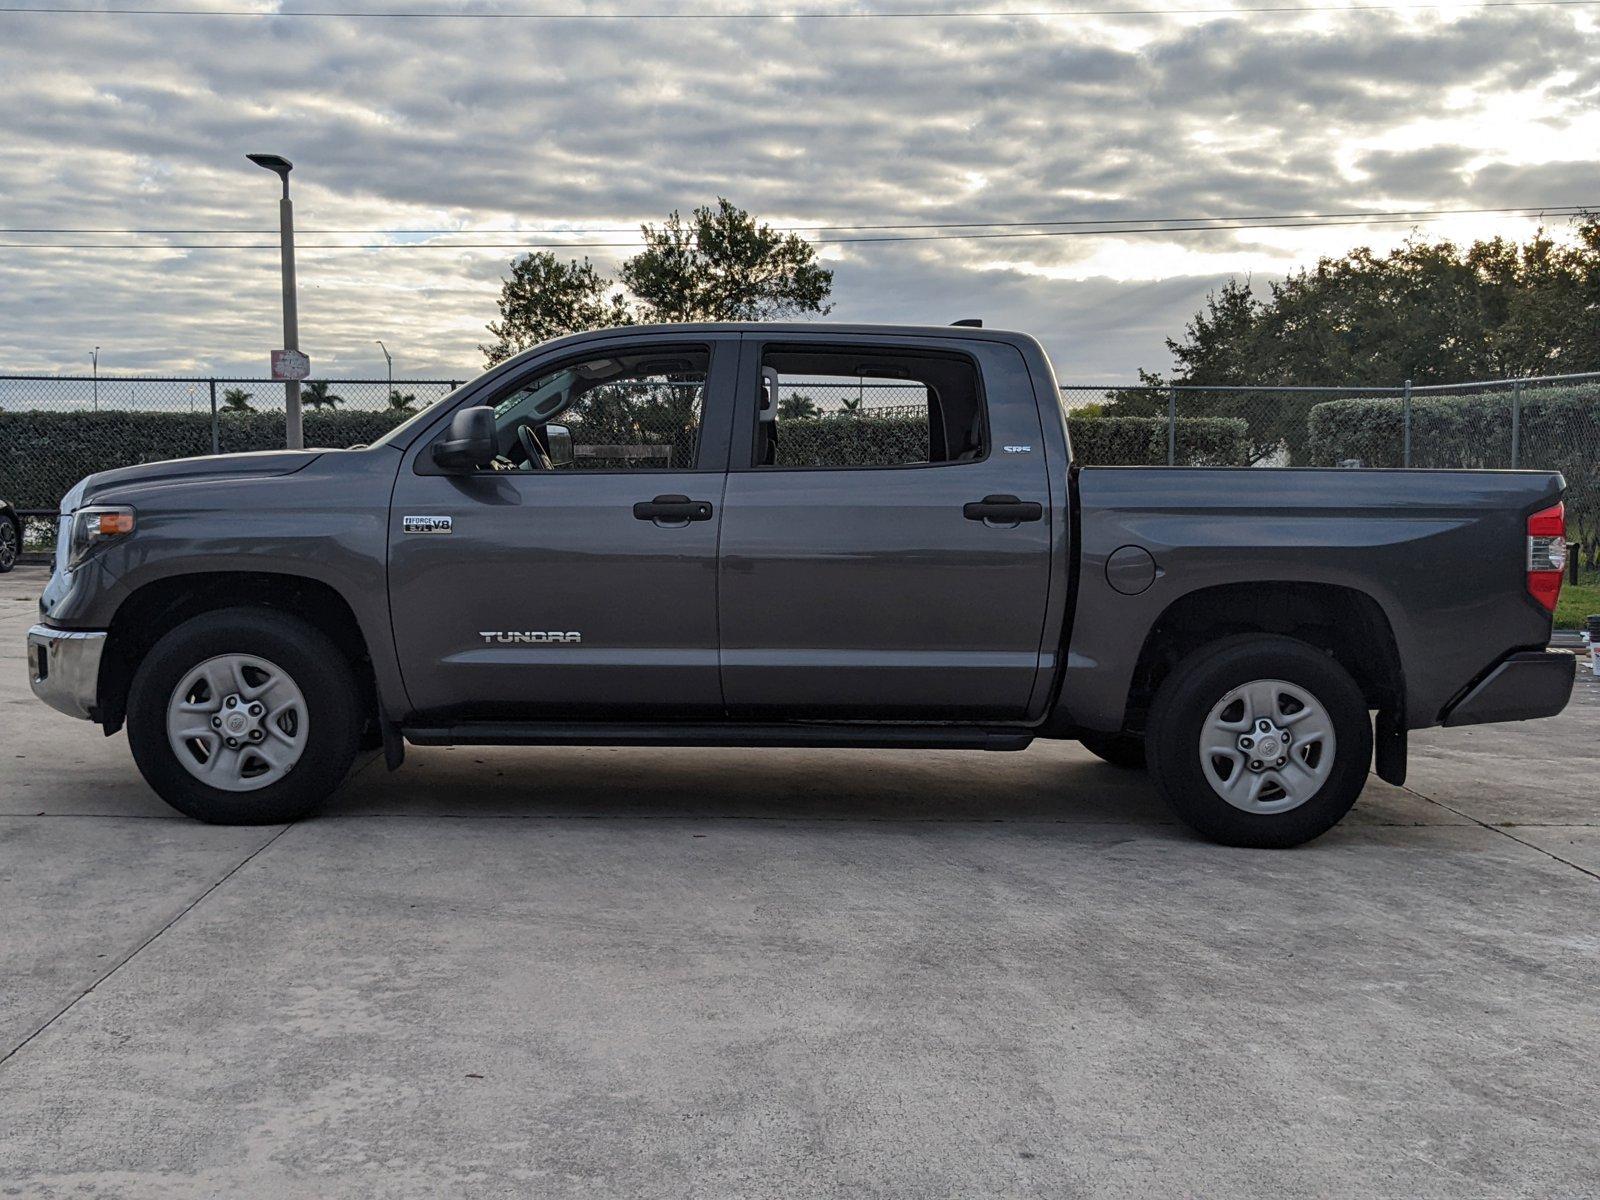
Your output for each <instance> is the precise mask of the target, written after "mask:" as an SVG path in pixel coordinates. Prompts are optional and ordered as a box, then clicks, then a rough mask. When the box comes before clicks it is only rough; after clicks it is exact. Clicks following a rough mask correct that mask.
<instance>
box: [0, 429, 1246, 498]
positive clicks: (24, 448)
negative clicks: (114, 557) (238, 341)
mask: <svg viewBox="0 0 1600 1200" xmlns="http://www.w3.org/2000/svg"><path fill="white" fill-rule="evenodd" d="M405 415H406V414H404V413H395V412H362V411H353V412H309V413H307V414H306V418H305V436H306V444H307V445H311V446H353V445H356V444H358V443H362V442H370V441H373V440H375V439H377V438H379V437H381V436H383V434H385V433H387V432H388V431H389V430H390V429H391V428H393V426H394V425H395V424H397V423H398V422H399V421H400V420H402V419H404V417H405ZM1069 425H1070V428H1071V433H1072V443H1073V452H1074V454H1075V455H1076V457H1077V458H1078V460H1079V461H1080V462H1084V463H1091V464H1101V465H1156V464H1160V463H1164V462H1166V460H1167V432H1166V428H1167V427H1166V420H1165V418H1163V417H1077V418H1071V419H1070V420H1069ZM579 432H580V431H579V430H578V429H577V428H576V427H575V428H574V433H575V434H577V433H579ZM219 433H220V445H221V449H222V452H223V453H224V454H232V453H238V452H241V451H248V450H272V449H277V448H279V447H281V446H282V445H283V417H282V415H281V414H274V413H223V414H222V416H221V419H220V429H219ZM578 440H582V438H581V437H580V438H579V439H578ZM778 445H779V462H780V463H782V464H783V465H786V466H824V465H825V466H875V465H883V464H887V463H905V462H923V461H926V460H927V456H928V423H927V419H926V418H925V417H922V416H920V415H918V416H892V417H873V416H855V415H852V414H839V415H833V416H825V417H815V418H800V419H790V420H785V421H783V422H781V424H780V427H779V442H778ZM210 453H211V417H210V414H209V413H163V412H139V411H128V410H108V411H101V412H98V413H86V412H0V496H3V497H5V498H6V499H9V500H11V501H12V503H14V504H15V505H17V507H19V508H54V507H55V506H56V505H57V504H58V503H60V500H61V497H62V496H63V495H65V494H66V492H67V490H68V489H69V488H71V487H72V485H73V484H75V483H77V482H78V480H80V479H82V478H83V477H84V476H85V475H89V474H93V473H94V472H96V471H108V470H110V469H112V468H113V467H125V466H130V465H132V464H135V463H144V462H157V461H160V460H161V459H168V458H187V457H190V456H193V455H201V454H210ZM1248 454H1249V442H1248V437H1247V430H1246V426H1245V423H1244V422H1243V421H1241V420H1238V419H1235V418H1223V417H1196V418H1183V419H1180V420H1179V421H1178V461H1179V462H1180V463H1183V464H1187V465H1200V466H1218V465H1242V464H1244V463H1246V462H1248V461H1249V458H1248ZM586 465H593V464H586Z"/></svg>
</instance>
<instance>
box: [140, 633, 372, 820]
mask: <svg viewBox="0 0 1600 1200" xmlns="http://www.w3.org/2000/svg"><path fill="white" fill-rule="evenodd" d="M363 723H364V713H363V712H362V709H361V703H360V693H359V691H358V689H357V687H356V681H355V676H354V673H353V672H352V671H351V669H350V665H349V663H348V662H347V661H346V659H345V657H344V655H343V654H341V653H340V651H339V649H338V647H337V646H335V645H334V644H333V643H332V642H331V641H329V640H328V638H327V637H326V635H324V634H323V633H321V632H320V631H319V630H317V629H316V628H314V627H313V626H311V625H309V624H307V623H306V622H304V621H301V620H299V619H298V618H295V617H291V616H288V615H286V614H284V613H279V612H274V611H271V610H267V609H254V608H231V609H225V610H223V611H221V612H214V613H206V614H204V615H202V616H199V617H195V618H193V619H191V620H189V621H185V622H184V623H183V624H182V625H179V626H178V627H177V628H176V629H174V630H172V631H171V632H170V633H168V634H167V635H166V636H165V637H163V638H162V639H161V640H160V641H159V642H157V643H156V644H155V645H154V646H153V647H152V648H151V649H150V652H149V653H148V654H147V655H145V658H144V661H143V662H142V663H140V665H139V669H138V671H137V673H136V674H135V675H134V679H133V687H132V689H131V690H130V692H129V694H128V743H129V746H130V747H131V748H132V750H133V757H134V761H135V762H136V763H138V765H139V770H140V773H141V774H143V775H144V777H145V780H146V781H147V782H148V783H149V784H150V786H151V787H152V788H154V789H155V790H156V793H157V794H158V795H160V797H161V798H162V799H163V800H165V801H166V802H167V803H168V804H170V805H172V807H173V808H176V809H177V810H178V811H179V812H181V813H185V814H187V815H188V816H191V817H196V818H198V819H199V820H202V821H210V822H213V823H216V824H223V825H253V824H275V823H277V822H281V821H292V820H294V819H296V818H298V817H302V816H304V815H306V814H307V813H308V812H310V811H311V810H312V809H314V808H315V807H316V806H317V805H318V804H320V803H321V802H322V801H323V800H324V799H325V798H326V797H327V796H328V795H329V794H330V793H331V792H332V791H333V790H334V789H335V788H336V787H338V786H339V784H340V783H341V782H342V781H343V779H344V777H345V775H346V773H347V772H348V771H349V769H350V764H351V762H352V761H353V759H354V758H355V753H356V744H357V741H358V739H359V737H360V734H361V727H362V725H363Z"/></svg>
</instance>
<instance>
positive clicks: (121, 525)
mask: <svg viewBox="0 0 1600 1200" xmlns="http://www.w3.org/2000/svg"><path fill="white" fill-rule="evenodd" d="M98 532H99V534H100V536H101V537H116V536H117V535H118V534H121V533H132V532H133V514H132V513H131V512H106V513H101V514H100V524H99V528H98Z"/></svg>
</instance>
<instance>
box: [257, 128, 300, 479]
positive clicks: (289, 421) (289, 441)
mask: <svg viewBox="0 0 1600 1200" xmlns="http://www.w3.org/2000/svg"><path fill="white" fill-rule="evenodd" d="M245 157H246V158H248V159H249V160H250V161H251V162H253V163H255V164H256V166H258V167H262V168H264V169H266V170H268V171H271V172H272V173H273V174H274V175H276V176H277V177H278V178H279V179H281V180H283V196H282V198H280V199H279V201H278V246H279V255H280V257H281V258H282V260H283V348H284V349H285V350H293V351H296V352H297V353H298V351H299V349H300V314H299V312H298V308H297V305H296V302H295V287H294V206H293V205H292V204H290V202H289V172H290V171H292V170H294V164H293V163H292V162H290V161H289V160H288V159H287V158H284V157H283V156H282V155H279V154H246V155H245ZM283 416H284V445H285V446H287V447H288V448H289V449H290V450H299V449H301V448H303V447H304V446H305V444H306V442H305V433H304V432H303V429H304V427H303V424H302V422H301V417H300V381H299V380H298V379H286V380H284V383H283Z"/></svg>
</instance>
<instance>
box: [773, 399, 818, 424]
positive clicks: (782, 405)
mask: <svg viewBox="0 0 1600 1200" xmlns="http://www.w3.org/2000/svg"><path fill="white" fill-rule="evenodd" d="M821 415H822V410H821V409H820V408H818V407H817V405H816V402H815V401H814V400H812V399H811V397H810V396H802V395H801V394H800V393H799V392H790V393H789V394H788V395H787V396H785V397H784V398H783V399H782V400H779V401H778V416H779V417H781V418H783V419H784V420H786V421H803V420H807V419H809V418H812V417H820V416H821Z"/></svg>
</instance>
